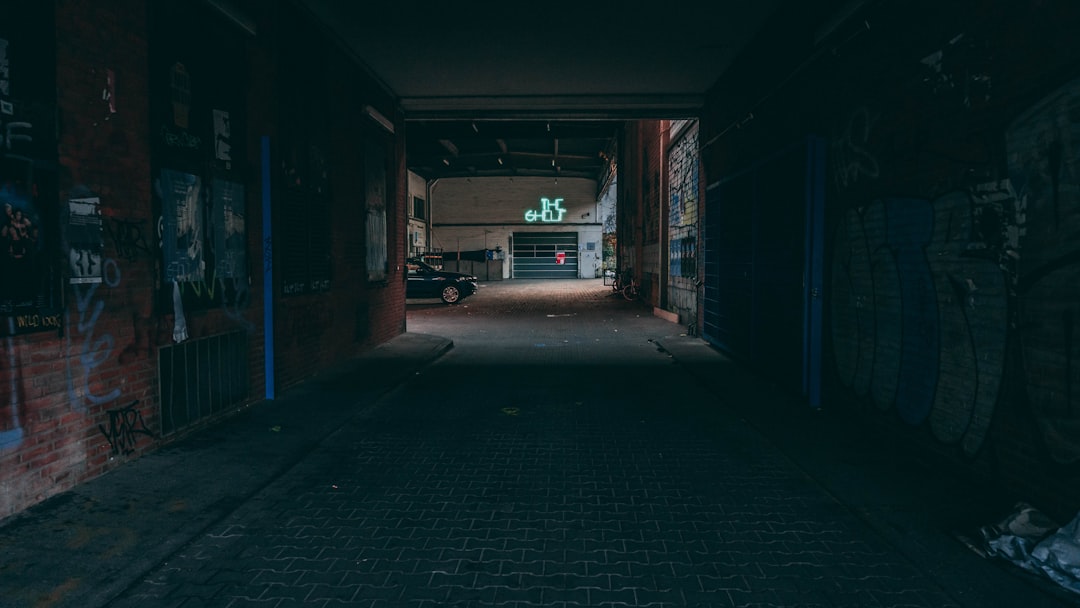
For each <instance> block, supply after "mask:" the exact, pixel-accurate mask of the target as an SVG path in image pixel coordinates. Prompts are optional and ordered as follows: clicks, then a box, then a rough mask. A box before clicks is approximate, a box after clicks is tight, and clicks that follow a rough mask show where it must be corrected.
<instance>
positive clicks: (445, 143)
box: [439, 139, 458, 156]
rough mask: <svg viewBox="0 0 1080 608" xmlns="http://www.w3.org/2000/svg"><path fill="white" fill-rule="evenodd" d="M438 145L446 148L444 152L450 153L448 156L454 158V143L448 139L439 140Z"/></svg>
mask: <svg viewBox="0 0 1080 608" xmlns="http://www.w3.org/2000/svg"><path fill="white" fill-rule="evenodd" d="M439 143H440V144H442V146H443V147H444V148H446V150H447V151H448V152H450V154H453V155H454V156H457V155H458V149H457V146H455V145H454V142H452V141H450V140H449V139H440V140H439Z"/></svg>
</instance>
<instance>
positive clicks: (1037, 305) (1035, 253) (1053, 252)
mask: <svg viewBox="0 0 1080 608" xmlns="http://www.w3.org/2000/svg"><path fill="white" fill-rule="evenodd" d="M1078 113H1080V80H1075V81H1073V82H1071V83H1068V84H1067V85H1065V86H1063V87H1062V88H1061V89H1059V90H1057V91H1055V92H1054V93H1052V94H1050V95H1048V96H1047V97H1046V98H1044V99H1043V100H1041V101H1040V102H1039V103H1037V104H1035V105H1034V106H1033V107H1031V108H1030V109H1029V110H1028V111H1027V112H1025V113H1024V114H1022V115H1021V116H1019V117H1018V118H1017V119H1016V120H1015V121H1014V122H1013V124H1012V125H1011V126H1010V127H1009V129H1008V131H1007V133H1006V138H1005V139H1006V150H1007V158H1008V168H1009V178H1010V180H1011V181H1012V183H1013V186H1014V188H1015V189H1016V194H1017V197H1018V200H1019V201H1020V208H1021V209H1022V213H1023V215H1022V217H1021V218H1020V219H1021V220H1022V221H1021V222H1018V225H1017V227H1016V231H1017V236H1018V239H1019V242H1020V247H1021V250H1022V256H1021V257H1020V259H1019V261H1018V264H1017V269H1018V270H1017V277H1016V282H1017V286H1016V291H1017V315H1018V319H1017V328H1018V334H1019V340H1018V342H1019V347H1020V350H1021V356H1022V359H1023V362H1024V379H1025V386H1026V389H1027V400H1028V403H1029V405H1030V407H1031V411H1032V413H1033V415H1034V416H1035V419H1036V422H1037V424H1038V427H1039V429H1040V431H1041V433H1042V437H1043V440H1044V443H1045V444H1046V446H1047V448H1048V450H1049V453H1050V455H1051V457H1052V458H1053V459H1054V460H1055V461H1058V462H1062V463H1072V462H1077V461H1080V395H1078V394H1077V393H1078V391H1080V329H1078V328H1077V325H1078V323H1080V129H1078V128H1077V121H1076V116H1077V114H1078Z"/></svg>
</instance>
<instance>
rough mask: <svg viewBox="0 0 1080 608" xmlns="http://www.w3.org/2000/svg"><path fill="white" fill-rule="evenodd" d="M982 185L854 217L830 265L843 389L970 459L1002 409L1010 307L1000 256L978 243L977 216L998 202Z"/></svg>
mask: <svg viewBox="0 0 1080 608" xmlns="http://www.w3.org/2000/svg"><path fill="white" fill-rule="evenodd" d="M980 190H981V189H979V188H976V189H972V191H971V192H953V193H949V194H946V195H944V196H941V197H939V198H937V199H935V200H933V201H929V200H923V199H901V198H895V199H884V200H877V201H874V202H872V203H871V204H869V205H867V206H865V207H862V208H859V209H852V210H849V211H848V212H847V214H846V215H845V217H844V219H843V221H842V222H841V223H840V225H839V227H838V231H837V235H836V241H835V243H836V247H835V249H834V258H833V286H832V294H833V297H832V319H833V323H832V331H833V342H834V355H835V364H836V368H837V371H838V372H839V374H840V377H841V380H842V382H843V383H844V384H845V385H846V386H848V387H850V388H852V389H853V390H854V391H855V392H856V394H858V395H860V396H864V397H866V398H868V400H869V401H870V402H871V403H872V404H873V405H874V406H876V407H877V408H878V409H879V410H882V411H887V410H895V411H896V413H897V414H898V415H899V417H900V418H901V419H902V420H904V421H905V422H906V423H908V424H911V425H919V424H923V423H928V424H929V425H930V428H931V430H932V431H933V433H934V435H935V436H936V437H937V438H938V439H939V440H941V441H943V442H946V443H950V444H960V445H961V446H962V447H963V449H964V450H965V452H967V453H974V452H975V451H976V450H978V448H979V447H980V446H981V445H982V442H983V440H984V439H985V437H986V432H987V429H988V428H989V423H990V418H991V414H992V413H993V410H994V407H995V405H996V403H997V398H998V393H999V388H1000V383H1001V375H1002V372H1003V367H1004V361H1005V341H1006V328H1007V320H1006V315H1007V310H1008V309H1007V298H1008V293H1007V282H1006V279H1005V273H1004V272H1003V271H1002V269H1001V267H1000V264H999V260H998V259H997V258H998V253H997V252H993V251H987V250H986V248H985V247H984V243H982V242H980V241H977V240H976V238H977V235H978V234H979V233H978V231H977V230H976V228H975V218H976V213H974V212H973V209H978V208H979V207H980V206H986V205H997V204H1000V201H996V200H988V199H985V197H980V195H979V194H978V192H979V191H980ZM980 214H981V212H980Z"/></svg>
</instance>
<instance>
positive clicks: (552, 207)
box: [525, 198, 566, 222]
mask: <svg viewBox="0 0 1080 608" xmlns="http://www.w3.org/2000/svg"><path fill="white" fill-rule="evenodd" d="M562 201H563V199H561V198H557V199H555V200H551V199H550V198H541V199H540V209H538V210H537V209H529V210H527V211H526V212H525V221H526V222H536V221H540V222H561V221H562V218H563V216H564V215H566V209H563V208H562V207H561V206H560V204H561V203H562Z"/></svg>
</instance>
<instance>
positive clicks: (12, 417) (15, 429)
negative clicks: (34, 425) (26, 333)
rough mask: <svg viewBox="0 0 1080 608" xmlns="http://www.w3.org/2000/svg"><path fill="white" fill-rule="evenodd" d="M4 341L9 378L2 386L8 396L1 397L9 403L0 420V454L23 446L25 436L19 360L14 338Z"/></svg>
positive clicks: (9, 337)
mask: <svg viewBox="0 0 1080 608" xmlns="http://www.w3.org/2000/svg"><path fill="white" fill-rule="evenodd" d="M4 341H5V344H4V348H5V352H7V355H8V356H7V366H6V367H7V370H5V371H6V372H7V378H5V381H4V382H3V384H2V385H0V386H4V387H5V388H6V389H7V390H6V391H4V392H5V393H7V394H6V395H0V399H3V400H4V401H6V402H7V403H6V406H7V407H6V408H5V409H6V412H4V416H3V418H0V453H2V452H4V451H6V450H10V449H14V448H16V447H18V446H19V445H20V444H22V441H23V434H24V431H23V425H22V416H21V414H20V412H19V410H20V409H21V407H22V396H21V390H20V389H21V384H20V382H19V378H20V376H21V370H20V365H19V358H18V354H17V352H16V350H15V344H14V341H13V339H12V337H11V336H8V337H6V338H4ZM0 411H3V409H0Z"/></svg>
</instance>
